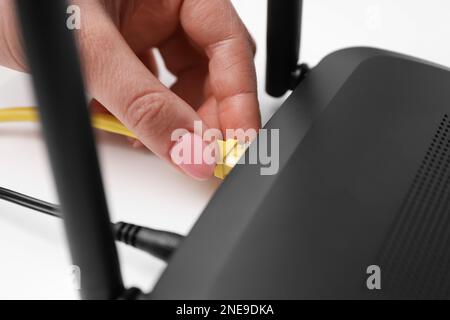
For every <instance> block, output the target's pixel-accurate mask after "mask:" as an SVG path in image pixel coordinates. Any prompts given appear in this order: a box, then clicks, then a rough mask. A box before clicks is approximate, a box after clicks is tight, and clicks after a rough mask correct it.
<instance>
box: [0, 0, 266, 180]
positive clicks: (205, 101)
mask: <svg viewBox="0 0 450 320" xmlns="http://www.w3.org/2000/svg"><path fill="white" fill-rule="evenodd" d="M72 3H73V4H76V5H78V6H79V7H80V9H81V19H82V23H81V29H80V30H79V31H78V32H77V40H78V43H79V48H80V53H81V58H82V64H83V70H84V75H85V80H86V83H87V88H88V90H89V93H90V95H91V96H92V97H93V98H95V100H96V101H98V102H99V103H100V104H101V105H104V106H105V107H106V108H107V109H108V111H109V112H111V113H112V114H113V115H114V116H116V117H117V118H118V119H119V120H120V121H121V122H123V123H124V124H125V125H126V126H127V127H128V128H129V129H130V130H131V131H133V132H134V134H135V135H136V136H137V137H138V138H139V140H140V141H141V142H142V143H143V144H144V145H145V146H146V147H147V148H149V149H150V150H152V151H153V152H154V153H155V154H157V155H158V156H160V157H161V158H163V159H165V160H167V161H169V162H172V157H171V150H173V148H174V144H175V142H173V141H172V140H171V134H172V133H173V132H174V131H175V130H176V129H180V128H183V129H187V130H188V131H189V132H190V134H188V135H186V136H183V138H181V140H180V141H179V142H178V143H183V144H186V142H187V143H188V144H189V143H190V144H193V146H194V147H196V146H199V145H200V146H201V147H202V148H205V147H206V146H207V142H206V141H202V138H201V137H199V136H196V135H194V134H193V131H194V122H195V121H202V125H203V127H204V128H218V129H221V130H222V132H224V131H225V130H226V129H238V128H242V129H244V130H246V129H250V128H252V129H259V127H260V114H259V107H258V100H257V91H256V74H255V68H254V64H253V57H254V53H255V47H254V44H253V41H252V39H251V37H250V35H249V33H248V31H247V29H246V28H245V26H244V24H243V23H242V21H241V20H240V18H239V17H238V15H237V13H236V11H235V10H234V8H233V6H232V4H231V2H230V1H229V0H74V1H72ZM14 17H15V15H14V12H13V1H12V0H0V64H2V65H4V66H7V67H10V68H14V69H17V70H21V71H26V70H27V69H26V63H25V58H24V54H23V50H22V45H21V43H20V37H19V32H18V28H17V25H16V23H15V21H14V20H15V19H14ZM153 48H157V49H159V51H160V53H161V55H162V57H163V59H164V62H165V64H166V67H167V68H168V70H169V71H170V72H172V73H173V74H174V75H175V76H176V77H177V81H176V82H175V84H174V85H173V86H172V87H171V88H166V87H165V86H164V85H163V84H162V83H161V82H160V81H159V80H158V78H157V74H158V72H157V66H156V63H155V59H154V56H153V54H152V49H153ZM194 142H195V143H194ZM180 168H181V169H182V170H183V171H184V172H185V173H187V174H188V175H190V176H192V177H194V178H197V179H207V178H208V177H210V176H211V175H212V174H213V170H214V164H211V163H205V162H201V163H197V164H195V163H192V164H181V165H180Z"/></svg>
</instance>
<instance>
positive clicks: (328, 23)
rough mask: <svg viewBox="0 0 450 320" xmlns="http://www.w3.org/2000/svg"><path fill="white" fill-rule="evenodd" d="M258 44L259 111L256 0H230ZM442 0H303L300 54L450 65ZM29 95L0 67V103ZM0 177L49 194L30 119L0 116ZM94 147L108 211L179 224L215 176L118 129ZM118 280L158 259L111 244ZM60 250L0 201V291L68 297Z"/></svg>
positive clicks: (153, 269)
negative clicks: (347, 50)
mask: <svg viewBox="0 0 450 320" xmlns="http://www.w3.org/2000/svg"><path fill="white" fill-rule="evenodd" d="M233 2H234V3H235V5H236V7H237V9H238V11H239V13H240V15H241V17H242V19H243V20H244V21H245V23H246V24H247V26H248V29H249V30H250V32H251V33H252V34H253V36H254V38H255V40H256V42H257V44H258V48H259V49H258V54H257V58H256V64H257V71H258V76H259V84H260V100H261V108H262V112H263V118H264V119H265V120H266V119H268V118H269V117H270V115H271V114H272V113H273V112H274V111H275V110H276V107H277V106H278V105H279V104H280V103H281V100H275V99H271V98H269V97H267V95H265V94H264V92H263V88H264V86H263V84H264V81H263V80H264V66H265V52H264V51H265V25H266V24H265V20H266V19H265V7H266V1H263V0H235V1H233ZM449 9H450V3H449V2H448V1H445V0H431V1H423V0H422V1H419V0H415V1H411V0H409V1H408V0H397V1H392V0H383V1H375V0H372V1H369V0H342V1H335V0H334V1H333V0H321V1H312V0H309V1H308V0H306V1H305V6H304V16H305V17H304V27H303V41H302V61H306V62H308V63H310V64H311V65H315V64H316V63H317V62H319V60H320V59H321V58H323V57H324V56H325V55H327V54H328V53H330V52H332V51H334V50H336V49H340V48H343V47H347V46H356V45H358V46H359V45H367V46H376V47H380V48H386V49H389V50H394V51H398V52H401V53H407V54H410V55H415V56H417V57H420V58H424V59H427V60H430V61H433V62H436V63H440V64H443V65H447V66H450V45H449V44H448V39H449V38H450V21H448V12H449ZM32 104H34V102H33V98H32V94H31V90H30V86H29V78H28V76H25V75H23V74H19V73H16V72H12V71H9V70H6V69H1V68H0V107H10V106H18V105H32ZM0 150H1V153H0V155H1V156H0V186H2V187H6V188H11V189H13V190H17V191H20V192H23V193H25V194H28V195H31V196H35V197H38V198H41V199H45V200H48V201H53V202H56V196H55V192H54V189H53V182H52V179H51V175H50V171H49V167H48V164H47V157H46V154H45V149H44V145H43V142H42V139H41V137H40V133H39V129H38V126H36V125H33V124H0ZM99 151H100V157H101V163H102V170H103V174H104V180H105V185H106V190H107V194H108V200H109V206H110V209H111V215H112V219H113V221H117V220H124V221H127V222H132V223H138V224H142V225H146V226H151V227H156V228H164V229H169V230H174V231H177V232H182V233H187V232H188V231H189V230H190V228H191V227H192V225H193V224H194V223H195V221H196V219H197V218H198V216H199V215H200V213H201V212H202V210H203V208H204V206H205V205H206V204H207V202H208V201H209V199H210V198H211V196H212V195H213V193H214V191H215V189H216V188H217V187H218V185H219V183H218V182H217V181H209V182H205V183H200V182H195V181H192V180H190V179H188V178H186V177H184V176H182V175H180V174H179V173H177V172H175V171H174V170H173V169H171V168H169V167H168V166H167V165H166V164H164V163H163V162H162V161H160V160H158V159H157V158H156V157H155V156H153V155H152V154H151V153H149V152H147V151H144V150H134V149H132V148H130V147H129V146H128V144H127V143H126V142H125V141H124V140H123V139H122V138H120V137H116V136H111V135H105V134H100V135H99ZM119 252H120V258H121V263H122V272H123V275H124V279H125V283H126V284H127V285H130V286H131V285H136V286H138V287H140V288H142V289H144V290H149V289H150V288H151V287H152V286H153V284H154V283H155V281H156V280H157V279H158V277H159V275H160V273H161V272H162V271H163V269H164V264H163V263H160V262H159V261H157V260H156V259H152V258H149V257H148V256H147V255H145V254H142V253H139V252H137V251H135V250H133V249H129V248H126V247H123V246H120V247H119ZM68 265H69V256H68V252H67V250H66V244H65V238H64V234H63V231H62V228H61V224H60V222H59V221H57V220H55V219H52V218H48V217H44V216H42V215H41V214H37V213H34V212H31V211H29V210H25V209H23V208H20V207H17V206H15V205H10V204H7V203H4V202H0V299H18V298H24V299H52V298H56V299H73V298H77V295H76V293H75V292H74V291H73V290H71V289H70V286H69V285H68V281H67V278H68V276H67V273H68V272H67V266H68Z"/></svg>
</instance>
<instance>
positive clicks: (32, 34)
mask: <svg viewBox="0 0 450 320" xmlns="http://www.w3.org/2000/svg"><path fill="white" fill-rule="evenodd" d="M16 8H17V11H18V17H19V20H20V22H21V26H22V32H23V39H24V44H25V47H26V48H25V49H26V53H27V57H28V66H29V68H30V70H31V72H32V74H33V80H34V81H33V82H34V90H35V94H36V97H37V99H38V102H39V112H40V118H41V121H42V125H43V131H44V136H45V140H46V142H47V148H48V152H49V155H50V160H51V164H52V168H53V174H54V177H55V181H56V187H57V190H58V196H59V199H60V202H61V207H62V214H63V218H64V226H65V230H66V234H67V237H68V241H69V247H70V251H71V255H72V261H73V263H74V264H75V265H76V266H77V267H79V268H80V271H81V279H80V280H81V296H82V298H84V299H116V298H119V297H121V296H122V294H124V287H123V283H122V278H121V274H120V266H119V261H118V258H117V252H116V247H115V244H114V240H113V235H112V230H111V227H110V220H109V215H108V209H107V206H106V199H105V194H104V190H103V184H102V179H101V174H100V169H99V164H98V159H97V152H96V149H95V143H94V137H93V133H92V128H91V124H90V121H89V114H88V106H87V101H86V97H85V94H84V92H85V91H84V87H83V81H82V75H81V71H80V64H79V61H78V55H77V52H76V46H75V41H74V37H73V35H72V31H70V30H68V28H67V27H66V18H67V15H66V11H67V8H68V4H67V2H66V1H62V0H60V1H36V0H17V1H16Z"/></svg>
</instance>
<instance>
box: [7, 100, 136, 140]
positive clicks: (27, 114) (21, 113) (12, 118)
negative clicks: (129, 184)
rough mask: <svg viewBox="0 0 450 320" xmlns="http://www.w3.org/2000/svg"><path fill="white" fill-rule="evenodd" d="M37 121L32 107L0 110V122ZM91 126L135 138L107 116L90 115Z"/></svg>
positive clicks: (121, 125) (120, 124)
mask: <svg viewBox="0 0 450 320" xmlns="http://www.w3.org/2000/svg"><path fill="white" fill-rule="evenodd" d="M38 119H39V117H38V114H37V111H36V108H34V107H18V108H7V109H1V108H0V122H36V121H38ZM92 126H93V127H94V128H97V129H100V130H103V131H107V132H111V133H116V134H120V135H123V136H126V137H130V138H136V136H135V135H134V134H133V133H132V132H131V131H130V130H128V129H127V128H126V127H125V126H124V125H123V124H122V123H120V122H119V121H118V120H117V119H116V118H115V117H114V116H112V115H109V114H103V113H94V114H92Z"/></svg>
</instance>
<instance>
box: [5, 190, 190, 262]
mask: <svg viewBox="0 0 450 320" xmlns="http://www.w3.org/2000/svg"><path fill="white" fill-rule="evenodd" d="M0 199H2V200H5V201H8V202H11V203H15V204H17V205H20V206H23V207H26V208H29V209H32V210H35V211H39V212H41V213H44V214H46V215H49V216H52V217H55V218H62V216H61V210H60V208H59V206H57V205H55V204H52V203H49V202H45V201H42V200H39V199H36V198H32V197H29V196H27V195H24V194H21V193H18V192H15V191H12V190H9V189H5V188H1V187H0ZM111 226H112V229H113V234H114V239H115V240H116V241H119V242H122V243H125V244H127V245H129V246H132V247H134V248H137V249H140V250H142V251H145V252H147V253H149V254H151V255H152V256H155V257H157V258H159V259H161V260H164V261H167V260H168V259H169V258H170V256H171V255H172V253H173V252H174V251H175V250H176V249H177V248H178V246H179V245H180V243H181V241H182V240H183V238H184V237H183V236H182V235H179V234H177V233H173V232H169V231H163V230H156V229H150V228H145V227H141V226H137V225H134V224H130V223H126V222H117V223H111Z"/></svg>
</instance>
